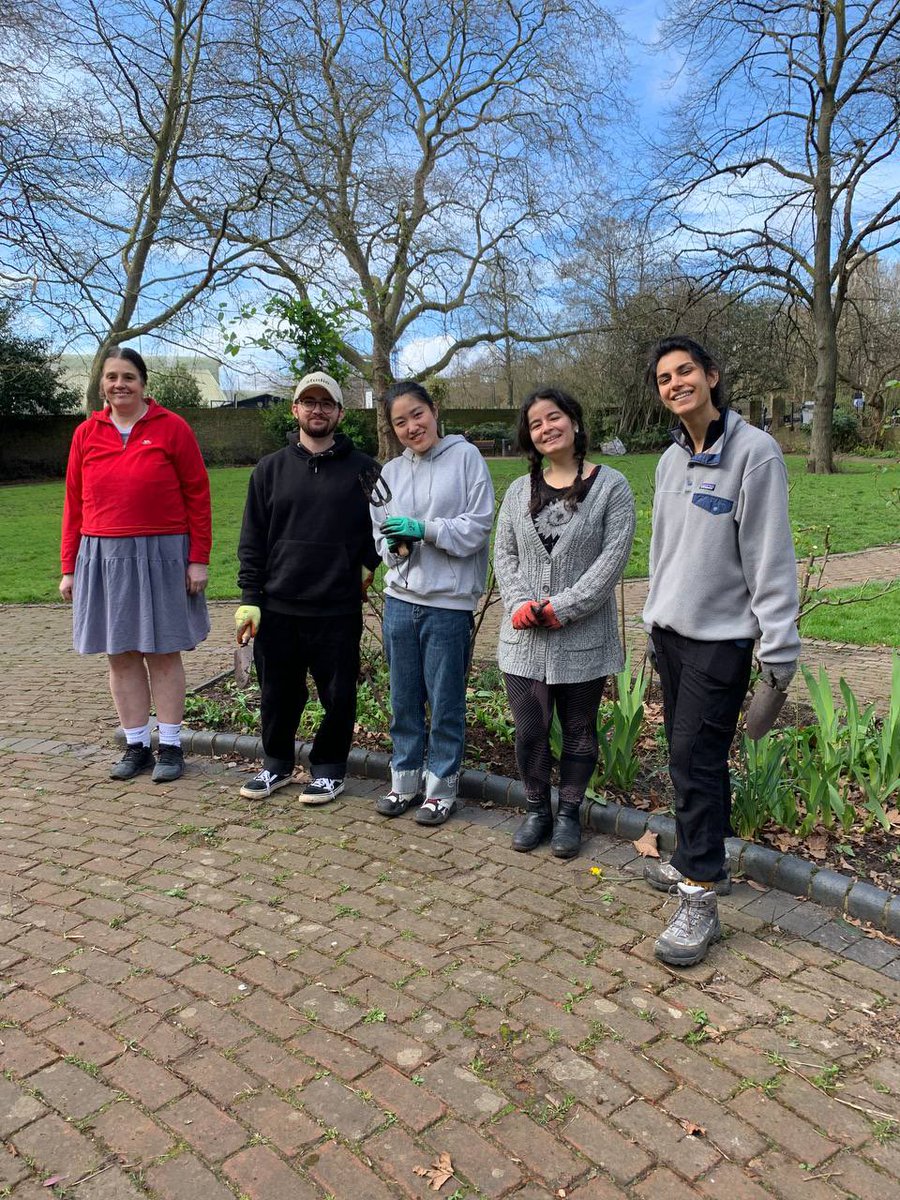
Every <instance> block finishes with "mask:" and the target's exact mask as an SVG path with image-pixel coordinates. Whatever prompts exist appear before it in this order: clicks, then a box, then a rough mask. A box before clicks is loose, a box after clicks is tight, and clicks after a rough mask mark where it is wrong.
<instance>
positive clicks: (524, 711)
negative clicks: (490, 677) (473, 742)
mask: <svg viewBox="0 0 900 1200" xmlns="http://www.w3.org/2000/svg"><path fill="white" fill-rule="evenodd" d="M503 680H504V682H505V684H506V694H507V696H508V697H509V707H510V708H511V709H512V714H513V718H514V720H515V722H516V763H517V764H518V767H519V773H520V775H521V776H522V782H523V783H524V784H525V791H526V793H527V795H528V798H529V800H549V799H550V768H551V759H550V724H551V722H552V720H553V709H554V706H555V708H556V712H557V714H558V716H559V723H560V726H561V727H562V737H563V743H562V754H561V756H560V760H559V799H560V802H561V803H565V804H580V803H581V801H582V800H583V799H584V792H585V788H586V787H587V785H588V783H589V782H590V779H591V776H592V775H593V773H594V768H595V767H596V765H597V712H598V710H599V708H600V700H601V698H602V696H603V687H604V685H605V683H606V676H605V675H604V676H601V678H599V679H588V680H585V682H584V683H556V684H547V683H544V682H543V681H542V680H540V679H524V678H523V677H522V676H521V675H507V674H505V673H504V676H503Z"/></svg>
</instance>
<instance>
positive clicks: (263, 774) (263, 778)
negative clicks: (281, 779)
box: [256, 768, 275, 787]
mask: <svg viewBox="0 0 900 1200" xmlns="http://www.w3.org/2000/svg"><path fill="white" fill-rule="evenodd" d="M256 778H257V779H258V780H259V782H260V783H264V784H265V785H266V787H268V786H269V784H270V783H271V782H272V780H273V779H275V772H274V771H267V770H266V769H265V768H263V769H262V770H261V771H260V773H259V774H258V775H257V777H256Z"/></svg>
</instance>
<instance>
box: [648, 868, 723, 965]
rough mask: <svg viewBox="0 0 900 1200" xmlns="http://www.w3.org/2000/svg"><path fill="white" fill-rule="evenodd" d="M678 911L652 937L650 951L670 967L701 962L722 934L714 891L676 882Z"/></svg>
mask: <svg viewBox="0 0 900 1200" xmlns="http://www.w3.org/2000/svg"><path fill="white" fill-rule="evenodd" d="M677 894H678V910H677V912H676V913H675V916H674V917H673V918H672V920H671V921H670V922H669V924H668V926H667V927H666V928H665V930H664V931H663V932H662V933H661V934H660V935H659V937H658V938H657V939H656V945H655V946H654V947H653V953H654V954H655V955H656V957H657V958H658V959H660V960H661V961H662V962H664V963H668V964H669V965H670V966H672V967H692V966H693V965H694V963H698V962H702V961H703V959H704V958H706V952H707V950H709V948H710V946H711V945H712V944H713V942H717V941H718V940H719V938H720V937H721V936H722V929H721V926H720V925H719V907H718V903H717V901H716V893H715V892H706V891H704V890H703V888H701V887H691V886H690V884H687V883H679V884H678V888H677Z"/></svg>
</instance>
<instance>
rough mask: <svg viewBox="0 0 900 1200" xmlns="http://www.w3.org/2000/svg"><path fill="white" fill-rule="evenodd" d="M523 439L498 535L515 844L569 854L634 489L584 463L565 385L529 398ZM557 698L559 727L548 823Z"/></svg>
mask: <svg viewBox="0 0 900 1200" xmlns="http://www.w3.org/2000/svg"><path fill="white" fill-rule="evenodd" d="M519 445H520V447H521V448H522V449H523V450H524V451H525V452H526V453H527V454H528V458H529V461H530V463H531V471H530V472H529V474H528V475H526V476H523V477H522V478H521V479H517V480H515V481H514V482H513V483H512V484H511V485H510V487H509V489H508V491H507V493H506V495H505V497H504V498H503V504H502V505H501V507H500V516H499V518H498V521H497V534H496V537H495V539H494V570H495V572H496V575H497V582H498V584H499V585H500V592H501V595H502V597H503V608H504V615H503V624H502V625H501V627H500V646H499V661H500V669H501V670H502V671H503V674H504V679H505V682H506V691H507V695H508V696H509V703H510V708H511V709H512V711H513V716H514V718H515V722H516V761H517V763H518V766H519V771H520V772H521V775H522V782H523V783H524V784H525V793H526V798H527V805H526V807H527V812H526V816H525V820H524V821H523V822H522V824H521V825H520V826H519V828H518V829H517V830H516V833H515V835H514V837H513V849H514V850H533V849H534V848H535V847H536V846H539V845H540V844H541V842H544V841H546V840H547V839H548V838H551V835H552V840H551V842H550V849H551V850H552V852H553V854H555V855H556V856H557V858H573V857H574V856H575V855H576V854H577V853H578V850H579V847H580V845H581V823H580V805H581V801H582V800H583V798H584V793H585V789H586V787H587V785H588V783H589V781H590V778H591V775H592V774H593V772H594V767H595V766H596V763H597V748H598V747H597V712H598V709H599V707H600V699H601V697H602V695H603V686H604V684H605V683H606V676H607V675H609V674H610V673H611V672H615V671H619V670H621V668H622V664H623V662H624V656H623V651H622V643H621V640H620V638H619V630H618V623H617V621H616V594H615V589H616V584H617V583H618V582H619V579H620V577H621V575H622V572H623V571H624V569H625V564H626V562H627V561H628V555H629V554H630V553H631V543H632V540H633V538H634V524H635V516H634V497H633V496H632V494H631V488H630V487H629V486H628V482H627V480H626V479H625V476H624V475H621V474H620V473H619V472H618V471H614V470H613V469H612V468H611V467H597V466H594V465H593V464H592V463H587V464H585V457H586V455H587V448H588V440H587V434H586V432H585V427H584V417H583V415H582V411H581V406H580V405H579V403H578V401H577V400H575V399H573V398H572V397H571V396H569V395H568V394H567V393H566V392H562V391H559V390H558V389H556V388H541V389H540V390H539V391H536V392H533V393H532V395H530V396H529V397H528V398H527V400H526V401H525V403H524V404H523V405H522V408H521V411H520V413H519ZM545 458H546V459H548V460H549V465H548V466H547V468H546V470H545V469H544V459H545ZM554 708H555V709H556V712H557V715H558V717H559V722H560V726H561V728H562V754H561V756H560V764H559V810H558V812H557V820H556V826H555V827H554V823H553V814H552V811H551V808H550V744H549V739H550V724H551V721H552V719H553V710H554Z"/></svg>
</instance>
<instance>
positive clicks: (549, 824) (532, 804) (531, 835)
mask: <svg viewBox="0 0 900 1200" xmlns="http://www.w3.org/2000/svg"><path fill="white" fill-rule="evenodd" d="M552 833H553V810H552V809H551V807H550V801H549V799H546V798H545V797H543V796H539V797H537V798H536V799H532V798H531V797H530V796H529V798H528V799H527V800H526V802H525V818H524V820H523V821H522V824H521V825H520V826H519V828H518V829H517V830H516V832H515V833H514V834H513V840H512V848H513V850H522V851H525V852H526V853H527V852H528V851H529V850H534V849H535V847H537V846H540V844H541V843H542V842H546V841H548V840H549V838H550V836H551V834H552Z"/></svg>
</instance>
